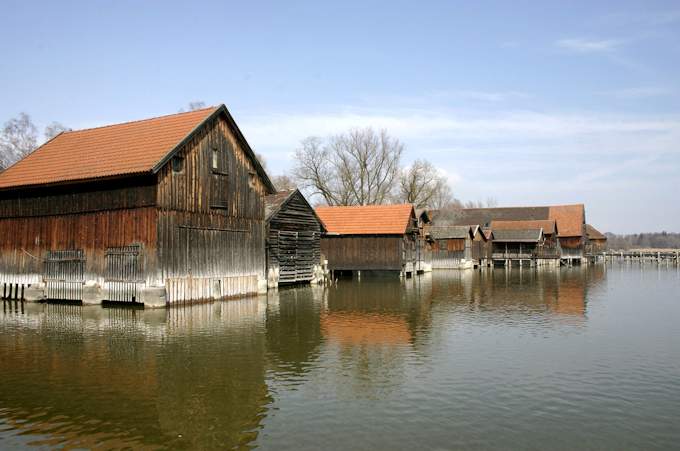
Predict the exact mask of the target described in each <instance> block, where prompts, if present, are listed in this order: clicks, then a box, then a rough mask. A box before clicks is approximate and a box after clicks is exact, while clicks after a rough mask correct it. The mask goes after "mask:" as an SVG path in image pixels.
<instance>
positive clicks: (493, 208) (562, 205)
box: [432, 202, 585, 211]
mask: <svg viewBox="0 0 680 451" xmlns="http://www.w3.org/2000/svg"><path fill="white" fill-rule="evenodd" d="M583 206H585V204H584V203H583V202H581V203H577V204H556V205H520V206H512V207H474V208H465V207H463V208H461V210H496V209H501V208H503V209H515V208H554V207H583ZM432 211H441V209H440V210H432Z"/></svg>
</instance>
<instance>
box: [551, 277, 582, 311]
mask: <svg viewBox="0 0 680 451" xmlns="http://www.w3.org/2000/svg"><path fill="white" fill-rule="evenodd" d="M554 309H555V312H557V313H563V314H568V315H583V314H585V310H586V296H585V288H584V286H583V285H582V284H578V283H574V284H570V283H562V284H561V285H560V287H559V291H558V294H557V305H556V306H555V307H554Z"/></svg>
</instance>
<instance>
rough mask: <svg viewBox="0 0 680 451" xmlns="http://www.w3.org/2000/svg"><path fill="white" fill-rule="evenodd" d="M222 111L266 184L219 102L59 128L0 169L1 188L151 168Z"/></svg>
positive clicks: (100, 176)
mask: <svg viewBox="0 0 680 451" xmlns="http://www.w3.org/2000/svg"><path fill="white" fill-rule="evenodd" d="M220 113H223V114H224V115H225V117H226V118H227V122H228V123H229V125H230V126H231V128H232V129H233V132H234V135H235V136H236V138H237V139H238V140H239V141H240V144H241V146H242V148H243V151H244V152H245V153H246V155H248V156H249V157H250V158H251V159H252V161H253V165H254V166H255V168H256V169H257V171H258V173H259V174H260V176H261V177H262V179H263V181H264V183H265V185H266V186H267V187H268V188H269V189H270V190H271V191H274V188H273V185H272V184H271V181H270V180H269V178H268V177H267V175H266V173H265V172H264V170H263V169H262V167H261V165H260V163H259V162H258V161H257V158H256V157H255V155H254V153H253V152H252V150H251V149H250V147H249V146H248V143H247V142H246V141H245V138H243V135H241V132H240V131H239V130H238V127H237V126H236V124H235V123H234V122H233V119H232V118H231V115H230V114H229V112H228V111H227V109H226V107H225V106H224V105H220V106H218V107H210V108H204V109H201V110H195V111H189V112H187V113H178V114H171V115H169V116H161V117H155V118H151V119H143V120H138V121H133V122H125V123H122V124H115V125H108V126H104V127H97V128H90V129H85V130H75V131H67V132H63V133H60V134H59V135H57V136H55V137H54V138H53V139H51V140H49V141H47V142H46V143H45V144H43V145H42V146H40V147H39V148H38V149H37V150H36V151H35V152H33V153H31V154H29V155H28V156H27V157H25V158H23V159H22V160H20V161H18V162H17V163H16V164H14V165H13V166H11V167H9V168H8V169H6V170H5V171H4V172H2V174H0V188H10V187H19V186H29V185H42V184H51V183H61V182H75V181H84V180H91V179H98V178H102V177H115V176H123V175H132V174H144V173H149V174H150V173H153V172H156V171H157V170H158V169H159V168H160V166H162V165H163V164H164V163H165V162H166V161H167V158H168V157H169V156H170V155H171V154H172V153H173V152H174V151H175V150H176V149H178V148H179V146H180V145H181V144H182V143H183V142H184V141H185V140H186V139H188V138H189V137H190V136H191V135H192V132H193V131H194V130H196V129H197V128H198V127H199V126H201V125H202V124H203V123H204V122H205V121H207V120H208V119H210V118H212V117H215V116H216V115H217V114H220Z"/></svg>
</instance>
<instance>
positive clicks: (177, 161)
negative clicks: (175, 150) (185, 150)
mask: <svg viewBox="0 0 680 451" xmlns="http://www.w3.org/2000/svg"><path fill="white" fill-rule="evenodd" d="M182 171H184V158H182V157H180V156H175V157H172V172H175V173H180V172H182Z"/></svg>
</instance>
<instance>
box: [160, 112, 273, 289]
mask: <svg viewBox="0 0 680 451" xmlns="http://www.w3.org/2000/svg"><path fill="white" fill-rule="evenodd" d="M177 157H179V158H181V159H182V161H183V163H182V165H181V166H182V169H181V171H179V172H177V171H175V170H174V169H173V164H172V161H170V162H169V163H168V164H166V165H165V166H164V167H162V168H161V170H160V171H159V173H158V206H159V221H158V252H159V267H158V272H159V274H158V276H159V278H160V279H162V280H163V281H164V282H165V285H166V288H167V290H168V293H167V299H168V301H169V302H177V301H188V300H201V299H212V298H215V297H226V296H236V295H241V294H249V293H255V292H256V291H257V281H258V278H264V272H265V236H264V235H265V224H264V200H263V199H264V195H265V194H266V188H265V186H264V183H263V181H262V180H261V178H260V177H259V176H258V175H257V173H256V169H255V167H254V165H253V164H252V162H251V161H250V159H249V158H248V156H247V155H246V153H245V151H244V150H243V149H242V148H241V147H240V145H239V143H238V141H237V140H236V139H235V138H234V136H233V134H232V133H231V130H230V129H229V127H228V125H227V123H226V122H225V120H224V119H222V118H215V119H213V120H212V121H211V123H208V124H207V126H206V127H204V129H202V130H201V131H200V132H199V133H197V134H196V135H195V136H194V137H193V138H192V139H191V140H190V141H189V142H187V143H186V145H185V146H184V147H183V148H182V149H180V151H179V153H178V154H177Z"/></svg>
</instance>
